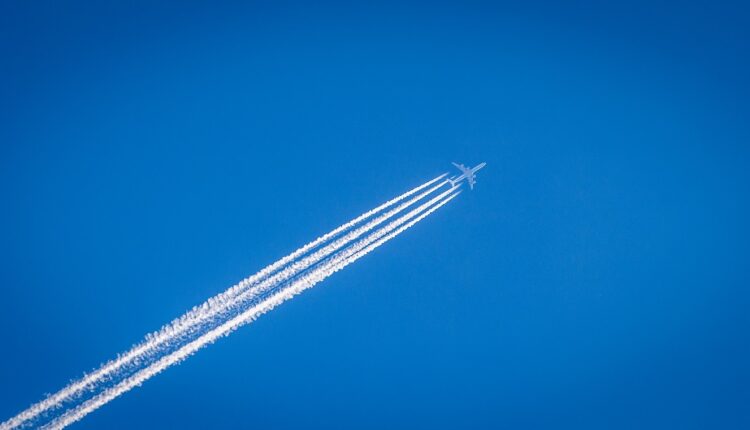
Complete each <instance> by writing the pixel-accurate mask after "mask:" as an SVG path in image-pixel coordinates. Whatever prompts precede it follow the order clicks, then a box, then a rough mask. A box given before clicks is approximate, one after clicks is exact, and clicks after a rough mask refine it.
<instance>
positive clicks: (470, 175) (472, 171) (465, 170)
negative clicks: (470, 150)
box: [448, 163, 487, 190]
mask: <svg viewBox="0 0 750 430" xmlns="http://www.w3.org/2000/svg"><path fill="white" fill-rule="evenodd" d="M453 165H454V166H456V167H458V170H460V171H461V175H460V176H457V177H455V178H451V179H448V182H450V183H451V186H452V187H455V186H456V184H458V183H459V182H461V181H462V180H464V179H466V182H468V183H469V189H472V190H473V189H474V184H476V183H477V179H476V173H477V172H478V171H479V169H481V168H482V167H484V166H486V165H487V163H479V164H477V166H476V167H466V166H464V165H463V164H458V163H453Z"/></svg>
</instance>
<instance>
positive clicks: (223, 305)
mask: <svg viewBox="0 0 750 430" xmlns="http://www.w3.org/2000/svg"><path fill="white" fill-rule="evenodd" d="M445 176H446V175H445V174H442V175H440V176H438V177H436V178H435V179H432V180H430V181H428V182H426V183H424V184H422V185H420V186H418V187H416V188H414V189H412V190H409V191H407V192H406V193H404V194H402V195H400V196H398V197H396V198H394V199H391V200H389V201H387V202H386V203H384V204H382V205H380V206H378V207H376V208H375V209H372V210H370V211H367V212H365V213H363V214H362V215H360V216H358V217H356V218H354V219H352V220H351V221H349V222H347V223H345V224H342V225H341V226H339V227H337V228H336V229H334V230H332V231H330V232H329V233H326V234H325V235H323V236H321V237H319V238H317V239H316V240H314V241H312V242H310V243H308V244H306V245H304V246H303V247H301V248H299V249H297V250H296V251H294V252H292V253H291V254H289V255H287V256H285V257H283V258H281V259H279V260H278V261H276V262H274V263H273V264H271V265H269V266H267V267H265V268H263V269H262V270H260V271H259V272H258V273H256V274H254V275H252V276H250V277H248V278H246V279H244V280H243V281H241V282H239V283H238V284H236V285H235V286H233V287H231V288H229V289H228V290H226V291H225V292H223V293H221V294H218V295H216V296H214V297H213V298H211V299H209V300H207V301H206V302H205V303H203V304H202V305H199V306H196V307H194V308H193V309H192V310H190V311H188V312H187V313H186V314H184V315H183V316H181V317H179V318H177V319H175V320H174V321H172V322H171V323H169V324H167V325H166V326H164V327H163V328H162V329H160V330H159V331H158V332H155V333H151V334H149V335H147V336H146V339H145V341H143V342H141V343H140V344H138V345H135V346H134V347H133V348H131V349H130V350H129V351H127V352H125V353H123V354H121V355H118V357H117V358H115V359H114V360H111V361H109V362H107V363H105V364H104V365H102V366H101V367H99V368H98V369H97V370H95V371H94V372H92V373H91V374H87V375H84V377H83V378H81V379H80V380H78V381H75V382H73V383H71V384H69V385H68V386H67V387H65V388H63V389H62V390H60V391H58V392H57V393H55V394H53V395H50V396H49V397H47V398H46V399H44V400H43V401H41V402H38V403H36V404H34V405H32V406H30V407H29V408H27V409H26V410H25V411H23V412H21V413H20V414H18V415H16V416H15V417H13V418H11V419H9V420H8V421H6V422H4V423H2V424H0V429H1V430H5V429H12V428H15V427H17V426H19V425H20V424H22V423H24V422H26V421H29V420H32V419H34V418H36V417H38V416H39V415H41V414H43V413H45V412H47V411H49V410H51V409H56V408H59V407H61V406H62V404H63V403H65V402H66V401H69V400H72V399H75V398H76V397H77V396H79V395H81V394H82V393H84V392H86V391H87V390H89V389H92V388H93V387H94V386H95V385H96V384H97V383H99V382H102V381H107V380H108V379H109V378H111V377H112V375H114V374H116V373H117V372H118V371H121V370H122V369H123V368H125V367H127V366H129V365H132V364H133V363H134V362H137V361H138V359H139V358H142V357H144V356H146V355H148V354H150V353H152V352H153V351H154V349H156V348H158V347H159V346H160V345H163V344H164V343H166V342H168V341H170V340H172V339H174V338H175V337H176V336H179V335H180V334H181V333H184V332H185V331H187V330H188V329H190V328H191V327H194V326H195V325H196V324H198V323H200V322H202V321H205V320H206V319H207V318H210V317H211V316H215V315H216V314H217V313H219V312H223V311H225V310H226V309H227V308H228V307H229V306H231V304H232V301H233V300H234V298H235V297H236V296H238V295H240V294H242V293H243V292H246V291H247V290H248V288H250V287H253V286H254V285H255V284H257V283H258V282H260V281H261V280H263V279H265V278H267V277H268V276H269V275H270V274H272V273H273V272H274V271H276V270H277V269H279V268H281V267H283V266H284V265H286V264H288V263H290V262H292V261H294V260H295V259H297V258H299V257H300V256H302V255H304V254H305V253H307V252H309V251H310V250H312V249H315V248H316V247H318V246H320V245H321V244H323V243H325V242H326V241H328V240H330V239H331V238H334V237H336V236H337V235H339V234H340V233H342V232H344V231H346V230H348V229H350V228H352V227H353V226H355V225H357V224H359V223H361V222H362V221H364V220H365V219H367V218H370V217H371V216H373V215H375V214H377V213H379V212H381V211H383V210H384V209H387V208H389V207H391V206H393V205H395V204H396V203H398V202H400V201H402V200H404V199H406V198H408V197H410V196H412V195H414V194H416V193H418V192H420V191H422V190H423V189H425V188H427V187H429V186H430V185H433V184H434V183H436V182H438V181H439V180H440V179H442V178H444V177H445ZM444 184H445V182H442V183H440V184H439V185H438V186H436V187H433V188H432V189H430V191H429V192H427V193H422V194H421V195H420V196H419V197H418V198H416V199H412V200H411V201H410V203H408V204H405V205H401V206H399V208H401V209H400V210H403V209H404V208H405V207H406V206H408V205H410V204H413V203H414V202H415V201H418V200H419V199H421V198H423V197H424V196H425V195H428V194H429V193H430V192H432V191H434V190H435V189H437V188H439V187H440V186H443V185H444ZM397 209H398V208H397ZM400 210H398V211H396V210H394V211H391V212H389V214H390V216H393V215H395V213H398V212H400ZM385 219H387V218H384V217H379V218H378V220H380V222H377V223H373V222H370V223H368V224H367V226H369V228H364V227H362V228H360V229H358V230H357V231H358V232H359V234H357V235H352V234H348V235H347V236H346V237H347V238H348V240H349V241H351V240H354V239H355V238H356V237H358V236H359V235H361V234H364V233H365V232H367V231H369V229H372V228H374V227H375V226H377V225H378V224H380V223H382V222H383V221H385ZM338 243H339V244H340V246H343V245H344V244H346V242H344V241H341V242H338ZM328 249H329V252H332V251H333V250H335V249H338V248H328ZM317 255H318V256H320V258H323V254H320V253H318V254H317ZM309 261H311V260H309ZM295 264H296V263H295ZM296 268H297V269H299V270H301V269H302V268H303V267H302V266H299V265H298V266H296ZM297 271H298V270H297ZM294 273H297V272H292V271H290V272H285V275H287V276H288V275H292V274H294ZM277 279H278V278H277ZM284 279H288V278H284ZM267 285H269V283H266V286H267ZM266 288H267V287H266Z"/></svg>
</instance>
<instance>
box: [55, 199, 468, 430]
mask: <svg viewBox="0 0 750 430" xmlns="http://www.w3.org/2000/svg"><path fill="white" fill-rule="evenodd" d="M451 193H452V194H451ZM448 194H451V195H449V196H448ZM458 194H460V191H457V192H454V190H453V189H451V190H448V191H446V192H444V193H442V194H441V195H439V196H437V197H435V198H434V199H432V200H430V201H429V202H428V203H425V204H424V205H422V206H420V207H419V208H416V209H414V210H413V211H411V212H409V213H408V214H406V215H404V216H402V217H401V218H399V219H397V220H396V221H393V222H391V223H389V224H388V225H387V226H386V227H383V228H382V229H380V230H378V231H376V232H375V233H372V234H371V235H370V236H368V237H367V238H365V239H362V240H361V241H359V242H357V244H356V245H353V246H351V247H349V248H347V249H345V250H342V251H340V252H339V253H337V254H335V256H334V257H333V258H332V259H331V260H329V261H327V262H326V263H324V264H322V265H321V266H320V267H317V268H315V269H313V270H312V271H310V272H309V273H307V274H304V275H302V276H300V277H299V278H297V279H295V281H294V282H293V283H292V284H290V285H289V286H288V287H287V288H284V289H282V290H280V291H278V292H276V293H274V294H273V295H271V296H269V297H267V298H266V299H264V300H263V301H261V302H260V303H258V304H256V305H254V306H253V307H251V308H249V309H247V310H246V311H244V312H242V313H241V314H239V315H237V316H235V317H234V318H232V319H231V320H229V321H227V322H225V323H224V324H222V325H220V326H218V327H216V328H214V329H212V330H210V331H208V332H206V333H205V334H203V335H202V336H201V337H199V338H198V339H195V340H194V341H192V342H190V343H188V344H187V345H185V346H183V347H182V348H180V349H178V350H176V351H174V352H173V353H171V354H169V355H167V356H165V357H163V358H161V359H160V360H158V361H157V362H155V363H153V364H151V365H150V366H148V367H147V368H145V369H143V370H141V371H139V372H137V373H135V374H133V375H131V376H130V377H128V378H126V379H125V380H123V381H122V382H120V383H118V384H117V385H115V386H113V387H110V388H108V389H107V390H105V391H104V392H102V393H100V394H98V395H96V396H94V397H92V398H91V399H88V400H87V401H85V402H84V403H82V404H81V405H79V406H78V407H76V408H75V409H72V410H70V411H68V412H66V413H64V414H63V415H61V416H59V417H58V418H56V419H55V420H53V421H52V422H50V423H48V424H47V425H45V426H44V427H42V428H44V429H49V430H53V429H62V428H64V427H67V426H68V425H70V424H72V423H74V422H76V421H78V420H80V419H81V418H83V417H85V416H86V415H88V414H89V413H91V412H93V411H94V410H96V409H98V408H100V407H101V406H103V405H105V404H106V403H108V402H110V401H112V400H113V399H115V398H117V397H118V396H120V395H121V394H124V393H126V392H127V391H130V390H131V389H133V388H135V387H137V386H139V385H141V384H142V383H143V382H145V381H146V380H148V379H149V378H151V377H153V376H154V375H156V374H158V373H160V372H162V371H163V370H165V369H166V368H168V367H170V366H172V365H174V364H176V363H179V362H180V361H182V360H184V359H186V358H187V357H189V356H190V355H192V354H194V353H195V352H196V351H198V350H199V349H201V348H202V347H204V346H206V345H208V344H210V343H213V342H215V341H216V340H217V339H219V338H220V337H222V336H226V335H228V334H230V333H231V332H233V331H234V330H236V329H237V328H239V327H240V326H242V325H244V324H247V323H250V322H252V321H254V320H255V319H257V318H258V317H259V316H261V315H262V314H264V313H266V312H268V311H270V310H271V309H273V308H275V307H276V306H278V305H280V304H281V303H283V302H285V301H286V300H289V299H290V298H292V297H294V296H296V295H297V294H299V293H300V292H302V291H304V290H306V289H308V288H311V287H313V286H315V285H316V284H317V283H318V282H320V281H322V280H324V279H325V278H327V277H329V276H331V275H332V274H333V273H335V272H337V271H339V270H341V269H343V268H344V267H346V266H347V265H349V264H351V263H353V262H354V261H356V260H358V259H359V258H361V257H363V256H365V255H366V254H368V253H369V252H370V251H372V250H374V249H375V248H377V247H378V246H380V245H382V244H383V243H385V242H387V241H388V240H390V239H392V238H393V237H395V236H397V235H398V234H400V233H401V232H403V231H404V230H406V229H408V228H409V227H411V226H413V225H414V224H416V223H417V222H419V221H421V220H422V219H424V218H425V217H427V216H428V215H430V214H431V213H433V212H434V211H436V210H437V209H439V208H440V207H442V206H443V205H445V204H446V203H448V202H449V201H451V200H452V199H453V198H455V197H456V196H458ZM446 196H447V197H446ZM441 199H442V200H441ZM438 201H439V202H438ZM436 202H438V203H437V204H435V203H436ZM433 204H434V206H432V207H429V206H430V205H433ZM428 207H429V209H427V210H425V209H426V208H428ZM416 215H418V216H416ZM415 216H416V218H414V217H415ZM411 218H414V219H413V220H411V221H409V222H407V223H406V224H404V222H406V221H408V220H409V219H411ZM401 224H403V225H401Z"/></svg>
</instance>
